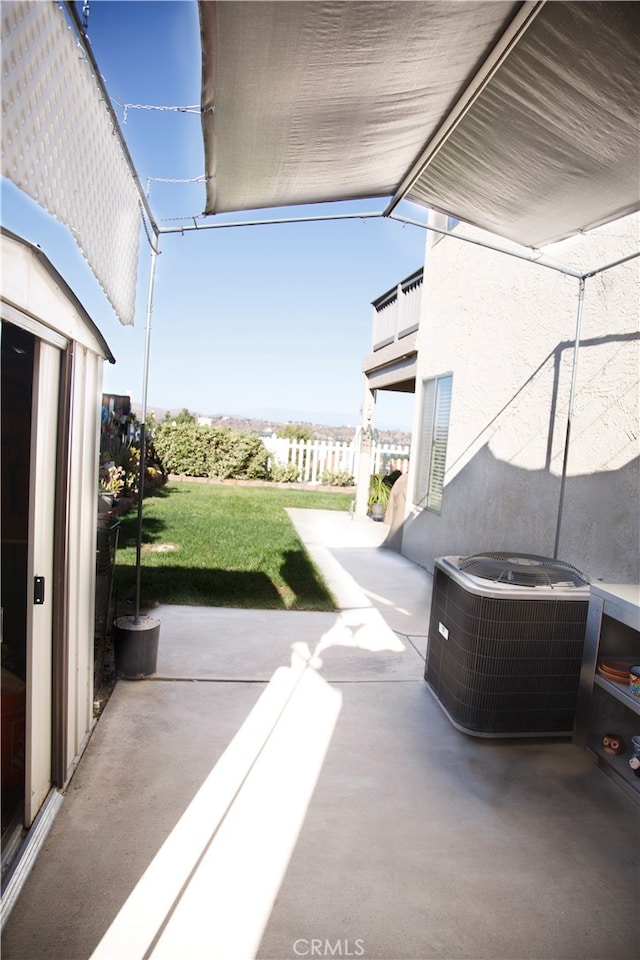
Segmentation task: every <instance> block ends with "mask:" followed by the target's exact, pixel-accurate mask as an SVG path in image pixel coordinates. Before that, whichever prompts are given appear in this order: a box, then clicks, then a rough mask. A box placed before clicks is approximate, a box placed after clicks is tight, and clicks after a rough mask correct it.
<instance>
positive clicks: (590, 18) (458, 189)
mask: <svg viewBox="0 0 640 960" xmlns="http://www.w3.org/2000/svg"><path fill="white" fill-rule="evenodd" d="M199 9H200V21H201V32H202V54H203V68H202V69H203V80H202V106H203V111H204V112H203V133H204V143H205V166H206V174H207V176H208V178H209V179H208V184H207V200H206V209H205V212H206V213H207V214H215V213H223V212H231V211H242V210H251V209H260V208H266V207H281V206H294V205H298V204H310V203H320V202H327V201H334V200H354V199H359V198H366V197H369V198H373V197H389V198H391V200H390V203H389V205H388V207H387V211H388V212H390V211H391V209H392V208H393V206H395V204H397V203H398V202H400V200H402V199H409V200H413V201H415V202H417V203H420V204H423V205H425V206H428V207H431V208H433V209H436V210H441V211H443V212H445V213H447V214H450V215H452V216H455V217H458V218H459V219H461V220H465V221H467V222H468V223H472V224H476V225H477V226H480V227H482V228H484V229H486V230H489V231H491V232H492V233H496V234H498V235H500V236H503V237H506V238H509V239H511V240H514V241H516V242H518V243H521V244H524V245H525V246H531V247H538V246H541V245H544V244H546V243H549V242H552V241H555V240H560V239H563V238H565V237H567V236H570V235H572V234H574V233H577V232H579V231H581V230H586V229H589V228H591V227H594V226H596V225H598V224H601V223H605V222H608V221H610V220H613V219H616V218H618V217H620V216H624V215H625V214H628V213H632V212H633V211H635V210H637V209H640V177H639V171H640V112H639V106H638V105H639V103H640V90H639V81H638V77H639V76H640V55H639V45H638V21H639V16H638V14H639V9H640V8H639V5H638V4H636V3H633V2H602V3H601V2H597V0H591V2H553V3H551V2H548V3H545V2H541V3H535V2H532V3H511V2H508V0H498V2H494V0H486V2H465V0H460V2H447V0H439V2H422V0H417V2H403V0H401V2H395V0H394V2H386V0H373V2H369V0H351V2H347V0H301V2H298V0H294V2H287V0H259V2H245V0H241V2H235V0H224V2H220V3H217V2H211V0H201V2H200V3H199Z"/></svg>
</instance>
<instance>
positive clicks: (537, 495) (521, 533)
mask: <svg viewBox="0 0 640 960" xmlns="http://www.w3.org/2000/svg"><path fill="white" fill-rule="evenodd" d="M457 230H459V231H465V232H466V234H467V235H469V236H475V237H478V238H483V239H485V240H487V241H488V242H492V243H499V245H500V246H503V247H504V246H505V244H504V242H503V241H502V242H500V241H497V239H496V238H494V237H491V236H488V235H487V234H483V233H482V232H481V231H479V230H473V229H472V228H469V227H466V226H464V225H462V224H460V225H459V226H458V228H457ZM637 246H638V218H637V217H636V216H634V217H628V218H625V219H624V220H619V221H617V222H615V223H612V224H609V225H608V226H606V227H603V228H599V229H598V230H595V231H593V232H591V233H590V234H588V235H585V236H580V237H576V238H573V239H571V240H569V241H565V242H564V243H562V244H556V245H555V246H553V247H549V248H547V249H546V250H545V259H547V260H553V261H555V262H557V263H561V264H562V265H563V266H566V267H570V268H572V269H576V270H577V271H578V272H581V273H583V272H586V271H587V270H588V269H590V268H596V267H599V266H601V265H603V264H605V263H608V262H612V261H614V260H616V259H618V258H619V257H622V256H625V255H626V254H628V253H630V252H632V251H633V250H634V249H637ZM513 249H514V250H515V249H518V248H515V247H514V248H513ZM639 271H640V261H639V260H638V259H635V260H631V261H629V262H627V263H625V264H622V265H620V266H617V267H615V268H613V269H611V270H608V271H606V272H604V273H601V274H598V275H597V276H595V277H592V278H588V279H586V281H585V298H584V311H583V317H582V333H581V346H580V350H579V355H578V369H577V381H576V392H575V402H574V411H573V419H572V429H571V442H570V448H569V457H568V467H567V482H566V491H565V500H564V508H563V511H562V519H561V527H560V537H559V549H558V556H559V557H560V558H561V559H565V560H568V561H569V562H571V563H574V564H575V565H576V566H578V567H579V568H580V569H582V570H583V571H584V572H585V573H587V574H588V575H589V576H590V577H591V578H592V579H596V578H603V579H604V580H609V581H613V582H637V581H638V578H639V557H638V551H639V543H640V535H639V534H640V531H639V510H638V505H639V492H640V491H639V483H638V480H639V463H638V453H639V447H638V434H639V430H638V419H639V418H638V413H639V402H638V401H639V393H638V372H639V369H640V367H639V356H640V354H639V340H638V336H639V334H638V327H639V324H638V319H639V303H640V282H639V280H640V273H639ZM578 294H579V281H578V279H575V278H573V277H569V276H565V275H562V274H559V273H556V272H553V271H551V270H548V269H544V268H541V267H539V266H536V265H533V264H530V263H526V262H523V261H521V260H517V259H514V258H512V257H509V256H506V255H505V254H503V253H499V252H496V251H492V250H488V249H484V248H482V247H480V246H476V245H471V244H468V243H464V242H461V241H459V240H457V239H455V238H453V237H441V236H437V235H435V234H429V238H428V241H427V253H426V260H425V271H424V288H423V299H422V315H421V321H420V329H419V333H418V366H417V377H416V404H415V411H416V414H415V419H414V425H413V445H412V463H415V462H416V461H417V455H418V450H419V444H420V439H421V438H420V431H421V424H420V416H419V410H420V407H421V402H420V399H421V391H422V384H423V381H424V380H425V379H427V378H430V377H434V376H437V375H441V374H445V373H452V374H453V388H452V401H451V416H450V428H449V439H448V448H447V457H446V473H445V488H444V495H443V505H442V512H441V514H437V513H434V512H433V511H429V510H425V509H420V508H418V507H416V506H415V505H414V503H413V499H414V497H413V489H414V487H413V482H411V483H410V484H409V495H408V497H407V513H406V519H405V523H404V526H403V530H402V552H403V553H404V554H405V555H406V556H407V557H409V558H410V559H412V560H414V561H415V562H417V563H420V564H421V565H423V566H425V567H426V568H427V569H429V570H431V569H433V561H434V559H435V558H436V557H438V556H445V555H449V554H453V555H467V554H471V553H475V552H478V551H482V550H504V549H507V550H511V551H521V552H530V553H536V554H541V555H545V556H552V555H553V551H554V543H555V536H556V524H557V520H558V506H559V495H560V485H561V475H562V469H563V456H564V447H565V436H566V425H567V410H568V403H569V396H570V387H571V378H572V364H573V356H574V337H575V329H576V317H577V312H578ZM411 479H412V481H415V475H414V476H413V477H412V478H411Z"/></svg>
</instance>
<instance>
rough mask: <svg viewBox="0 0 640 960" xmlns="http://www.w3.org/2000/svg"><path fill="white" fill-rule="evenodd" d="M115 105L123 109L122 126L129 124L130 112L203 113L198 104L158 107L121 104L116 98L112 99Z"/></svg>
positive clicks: (146, 104) (147, 104) (148, 104)
mask: <svg viewBox="0 0 640 960" xmlns="http://www.w3.org/2000/svg"><path fill="white" fill-rule="evenodd" d="M112 99H113V102H114V103H117V104H118V106H119V107H122V110H123V115H122V124H123V126H124V125H125V124H126V122H127V114H128V113H129V110H164V111H169V112H172V113H202V108H201V107H200V106H199V105H198V104H194V105H193V106H188V107H168V106H167V107H165V106H156V105H154V104H150V103H120V101H119V100H116V98H115V97H113V98H112Z"/></svg>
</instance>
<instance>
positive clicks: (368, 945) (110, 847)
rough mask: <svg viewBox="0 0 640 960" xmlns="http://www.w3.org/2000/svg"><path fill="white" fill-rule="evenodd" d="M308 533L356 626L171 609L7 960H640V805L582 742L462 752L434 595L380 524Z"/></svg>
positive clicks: (113, 716)
mask: <svg viewBox="0 0 640 960" xmlns="http://www.w3.org/2000/svg"><path fill="white" fill-rule="evenodd" d="M291 516H292V519H293V521H294V523H295V524H296V527H297V529H298V531H299V533H300V536H301V538H302V539H303V541H304V542H305V544H306V545H307V548H308V549H309V551H310V552H311V554H312V555H313V557H314V559H315V560H316V562H317V563H318V565H319V566H320V567H321V569H322V571H323V573H324V575H325V577H326V579H327V580H328V581H329V583H330V585H331V587H332V589H333V592H334V594H335V596H336V598H337V600H338V603H339V607H340V609H339V612H337V613H335V614H333V613H298V612H279V611H250V610H249V611H243V610H227V609H212V608H194V607H161V608H160V609H159V610H158V611H157V616H158V617H159V619H160V620H161V623H162V626H161V637H160V652H159V659H158V672H157V675H156V676H155V677H154V678H153V679H150V680H147V681H139V682H126V681H120V682H119V683H118V684H117V686H116V689H115V691H114V693H113V695H112V697H111V699H110V701H109V703H108V705H107V707H106V709H105V711H104V713H103V715H102V717H101V719H100V721H99V723H98V725H97V727H96V730H95V732H94V734H93V737H92V738H91V741H90V743H89V746H88V748H87V751H86V753H85V755H84V757H83V759H82V761H81V762H80V765H79V767H78V770H77V772H76V774H75V776H74V778H73V780H72V781H71V784H70V786H69V790H68V793H67V796H66V798H65V800H64V802H63V805H62V808H61V811H60V813H59V814H58V817H57V819H56V821H55V823H54V825H53V828H52V830H51V833H50V835H49V837H48V840H47V843H46V846H45V848H44V850H43V852H42V854H41V855H40V857H39V859H38V861H37V862H36V864H35V867H34V869H33V871H32V873H31V875H30V877H29V880H28V882H27V885H26V887H25V889H24V891H23V893H22V896H21V898H20V899H19V901H18V903H17V905H16V907H15V909H14V911H13V913H12V915H11V917H10V919H9V921H8V923H7V925H6V928H5V931H4V937H3V944H2V956H3V960H18V958H22V960H44V958H55V960H88V958H90V957H94V958H96V960H97V958H108V960H129V958H131V960H142V958H153V960H160V958H167V960H190V958H193V960H234V958H238V960H250V958H272V960H295V958H298V957H364V958H378V960H380V958H383V960H384V958H386V960H453V958H468V960H563V958H566V960H569V958H571V960H627V958H628V960H631V958H634V960H635V958H636V957H637V953H638V940H637V907H638V893H639V883H638V880H639V874H638V843H637V840H638V810H637V807H636V806H635V805H634V804H633V803H632V801H631V800H629V798H627V797H626V796H625V795H623V794H622V793H621V792H620V791H619V790H618V789H617V788H616V787H615V786H614V785H613V784H612V783H611V782H610V781H609V780H608V778H607V777H605V776H604V774H603V773H602V772H601V771H599V770H598V769H597V768H596V767H595V766H593V764H592V763H591V761H590V760H589V759H588V758H587V756H586V755H585V754H584V753H583V752H582V751H581V750H579V749H577V748H576V747H574V746H573V745H572V744H571V743H568V742H566V741H539V740H538V741H532V740H528V741H525V742H523V741H518V742H515V741H508V740H505V741H495V740H482V739H476V738H473V737H469V736H466V735H465V734H462V733H460V732H458V731H457V730H455V729H454V728H453V727H452V725H451V724H450V723H449V721H448V720H447V719H446V717H445V716H444V714H443V713H442V711H441V710H440V708H439V707H438V705H437V704H436V702H435V701H434V699H433V698H432V696H431V695H430V693H429V691H428V689H427V687H426V685H425V683H424V681H423V679H422V673H423V669H424V650H425V647H426V632H427V615H428V607H429V598H430V588H431V580H430V577H429V576H428V575H427V574H426V573H425V572H424V571H423V570H421V569H420V568H418V567H416V566H415V565H413V564H411V563H410V562H409V561H407V560H405V559H404V558H402V557H400V556H399V555H397V554H395V553H393V552H392V551H390V550H388V549H385V548H383V547H380V546H379V544H380V543H381V541H382V539H383V537H384V536H385V534H386V532H387V530H386V528H385V527H384V526H383V525H380V524H374V523H372V522H371V521H369V520H359V519H357V518H355V519H351V518H350V517H349V516H348V515H347V514H341V513H332V512H325V511H301V510H292V511H291Z"/></svg>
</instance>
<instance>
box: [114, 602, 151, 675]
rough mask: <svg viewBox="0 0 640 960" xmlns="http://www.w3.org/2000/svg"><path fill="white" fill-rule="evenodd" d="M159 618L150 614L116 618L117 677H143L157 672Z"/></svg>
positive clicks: (115, 649) (115, 650)
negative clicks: (149, 615) (136, 620)
mask: <svg viewBox="0 0 640 960" xmlns="http://www.w3.org/2000/svg"><path fill="white" fill-rule="evenodd" d="M159 638H160V621H159V620H154V618H153V617H138V622H137V623H136V622H135V617H119V618H118V619H117V620H116V621H115V622H114V625H113V656H114V661H115V669H116V676H118V677H120V678H121V679H123V680H143V679H144V677H149V676H151V674H152V673H155V672H156V667H157V663H158V640H159Z"/></svg>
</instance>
